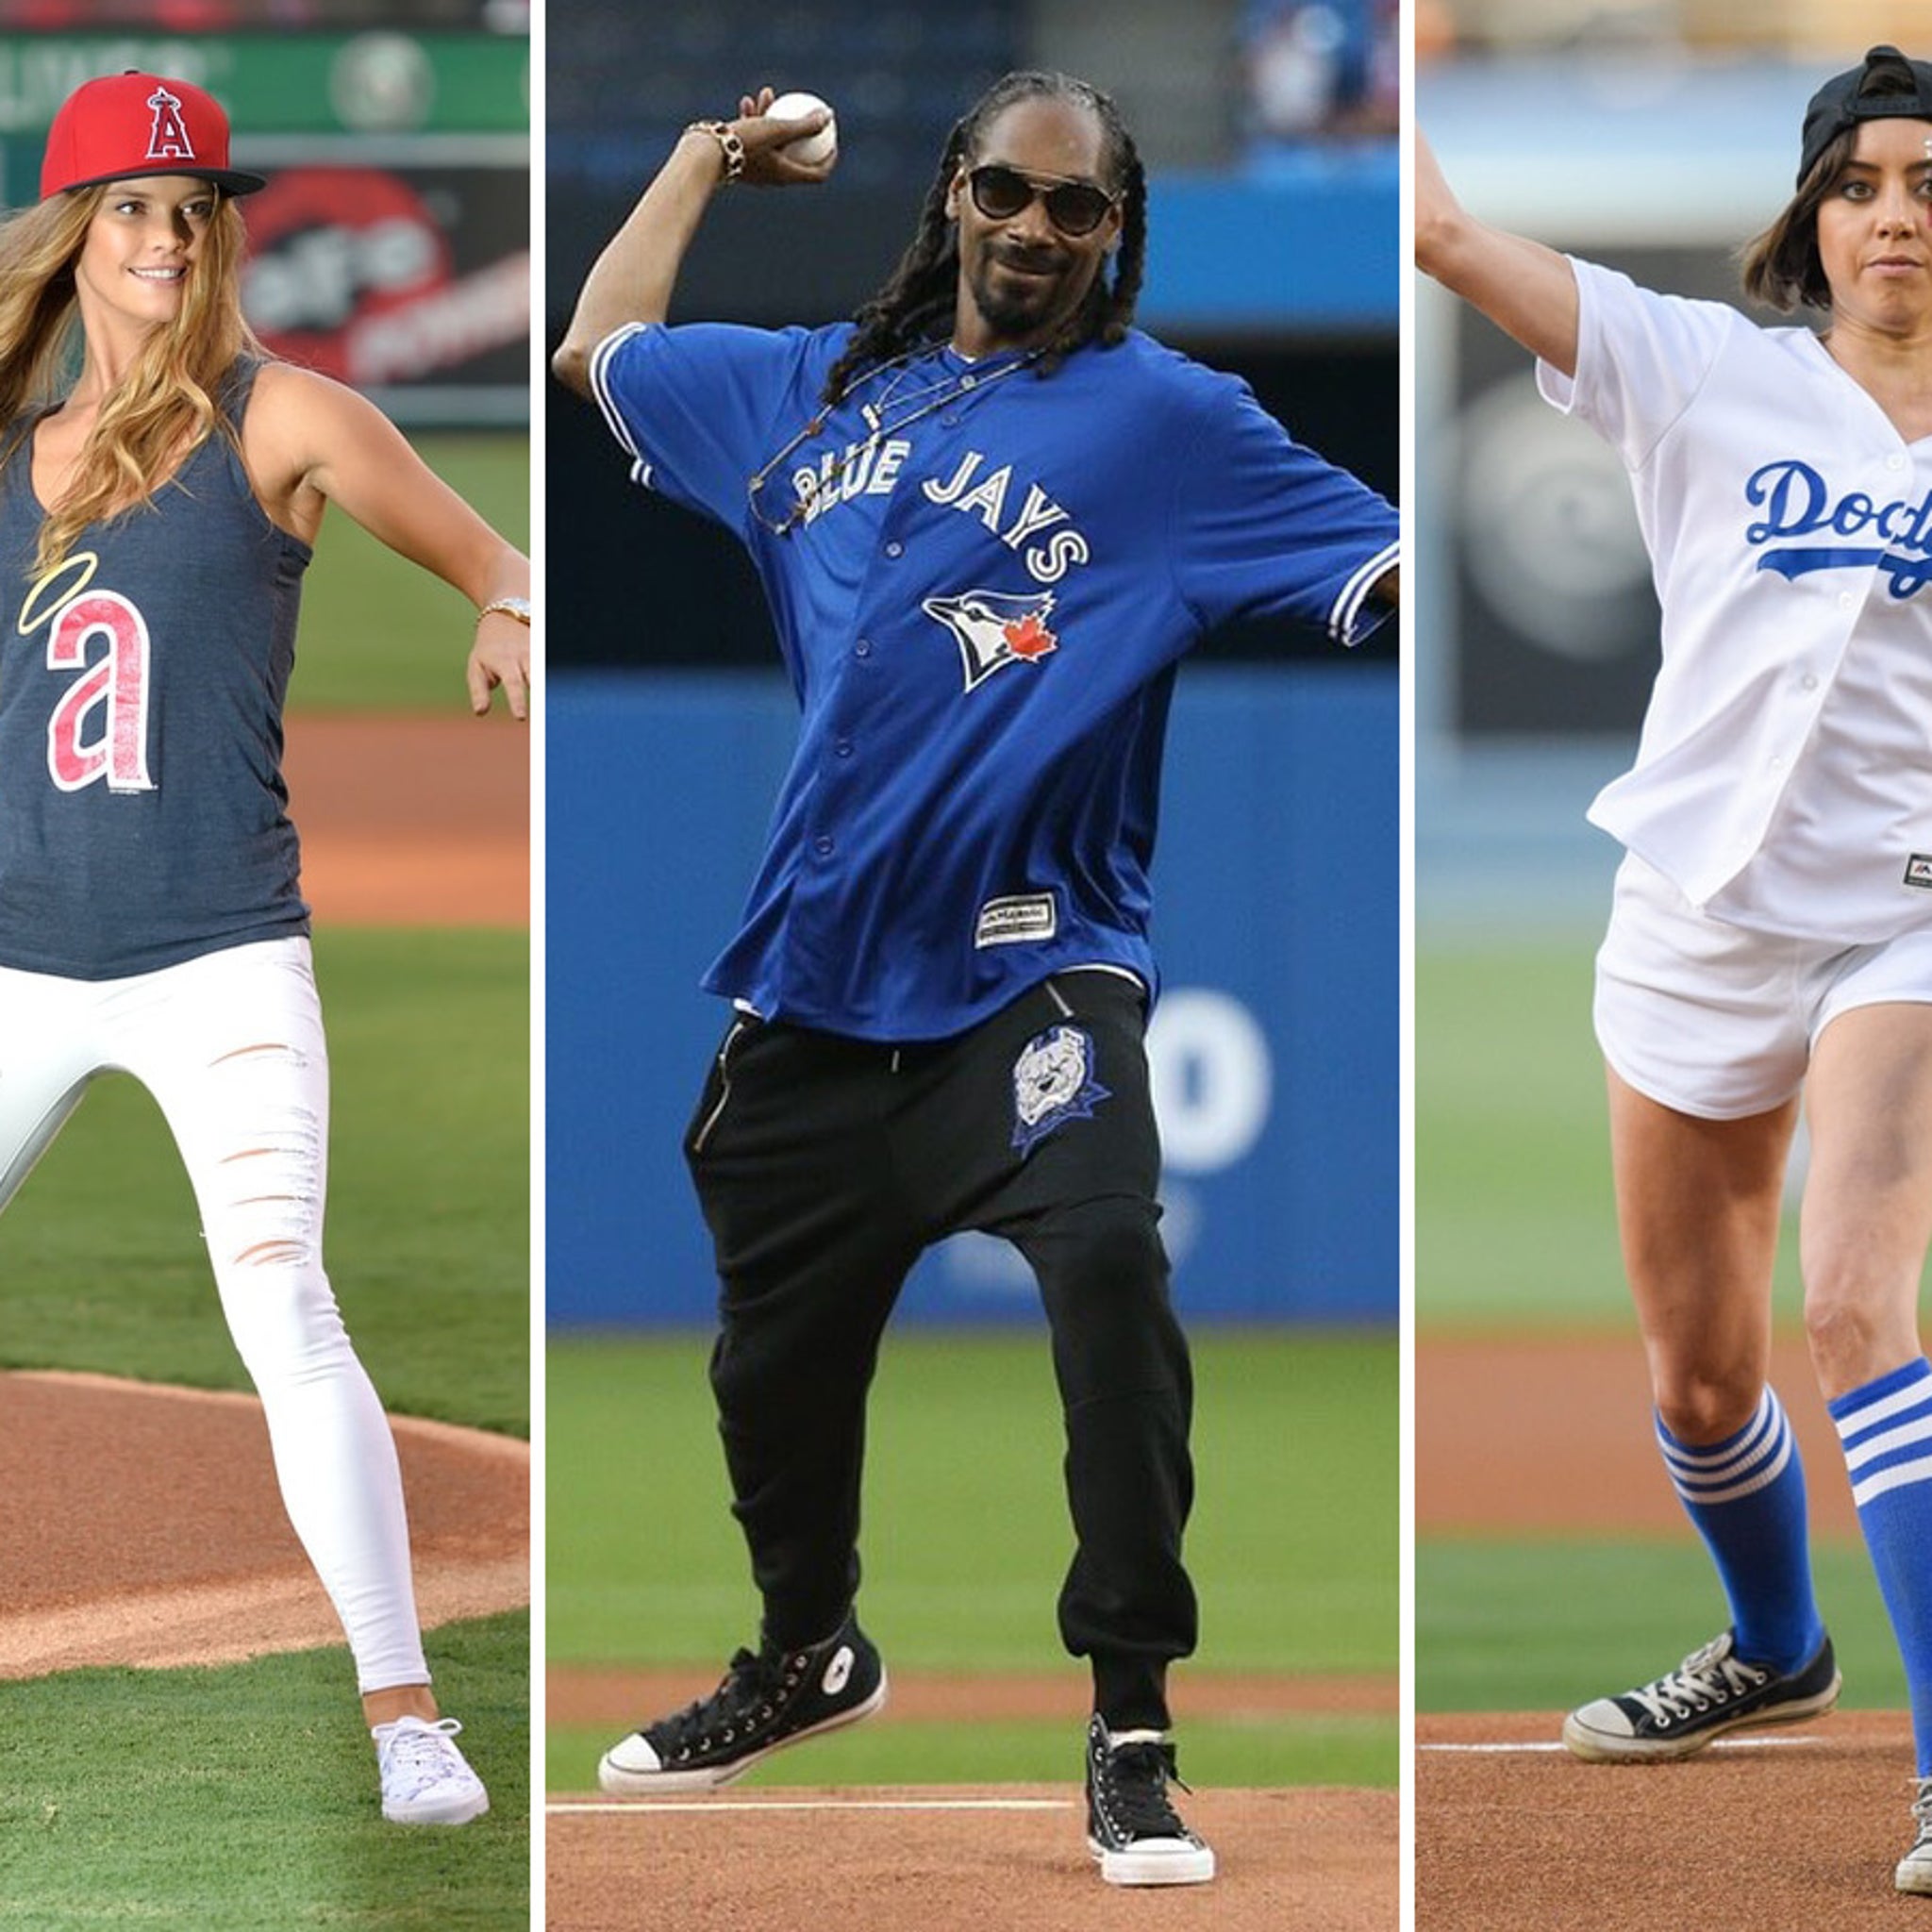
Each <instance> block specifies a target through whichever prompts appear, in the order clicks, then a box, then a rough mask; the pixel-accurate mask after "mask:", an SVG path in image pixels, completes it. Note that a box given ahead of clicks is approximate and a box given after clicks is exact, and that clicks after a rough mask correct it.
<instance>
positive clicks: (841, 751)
mask: <svg viewBox="0 0 1932 1932" xmlns="http://www.w3.org/2000/svg"><path fill="white" fill-rule="evenodd" d="M832 756H833V757H834V758H850V757H851V756H852V741H851V740H850V739H849V738H841V740H840V741H838V743H837V744H835V745H833V747H832Z"/></svg>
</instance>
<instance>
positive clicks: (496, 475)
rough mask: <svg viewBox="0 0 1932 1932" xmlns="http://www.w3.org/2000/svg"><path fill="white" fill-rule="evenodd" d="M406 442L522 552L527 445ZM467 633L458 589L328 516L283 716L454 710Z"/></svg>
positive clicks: (499, 438) (478, 439)
mask: <svg viewBox="0 0 1932 1932" xmlns="http://www.w3.org/2000/svg"><path fill="white" fill-rule="evenodd" d="M411 441H413V442H414V443H415V445H416V448H417V451H418V453H419V454H420V455H421V456H422V458H423V459H424V461H425V462H426V463H427V464H428V465H429V467H430V468H431V469H433V470H434V471H435V472H436V473H437V475H440V476H441V477H442V479H443V480H444V481H445V482H446V483H448V484H449V485H450V486H451V488H452V489H454V490H455V491H456V492H457V493H458V495H459V496H461V497H462V498H464V500H465V501H466V502H468V503H469V504H471V505H472V506H473V507H474V508H475V510H476V511H477V512H478V514H480V515H481V516H482V517H483V518H484V519H485V521H486V522H488V523H489V524H490V525H491V526H492V527H493V528H494V529H496V530H498V531H500V532H501V533H502V534H503V535H504V536H505V537H507V538H508V539H509V541H511V542H512V543H514V544H516V546H517V547H518V548H519V549H521V550H527V549H528V548H529V532H530V442H529V438H528V437H526V436H503V435H470V436H454V435H442V436H417V437H414V438H412V439H411ZM474 631H475V612H474V611H473V610H472V608H471V607H470V605H469V603H468V601H467V600H466V599H465V598H464V597H462V596H461V595H460V594H459V593H458V591H453V590H451V589H450V587H449V586H448V585H447V584H445V583H442V582H441V581H440V580H439V579H437V578H435V577H432V576H430V575H428V574H427V572H425V571H422V570H419V569H417V568H416V566H415V565H413V564H409V563H405V562H404V561H403V560H402V558H399V557H395V556H392V555H391V553H390V552H389V551H387V550H385V549H384V548H383V547H382V546H381V544H379V543H377V542H376V541H375V539H374V538H373V537H370V536H368V535H366V534H365V533H364V532H363V531H361V530H359V529H358V528H357V526H356V525H354V524H352V523H351V522H350V521H349V520H348V518H347V517H345V516H343V515H342V514H341V511H339V510H331V511H329V512H328V514H327V515H326V516H325V518H324V520H323V526H322V537H321V540H320V541H318V542H317V544H316V546H315V561H314V563H313V564H312V565H311V566H310V568H309V571H308V577H307V578H306V579H305V581H304V585H303V591H302V628H301V632H300V635H299V636H298V638H297V640H296V647H295V649H296V657H295V676H294V681H293V683H292V685H291V688H290V692H289V704H290V708H291V710H310V711H324V710H326V711H385V710H387V711H450V712H455V713H458V714H460V712H461V710H462V708H463V707H464V706H465V704H466V703H467V699H466V698H465V696H464V693H463V662H464V659H465V658H467V657H468V656H469V651H470V639H471V636H472V634H473V632H474Z"/></svg>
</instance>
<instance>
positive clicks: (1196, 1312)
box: [545, 664, 1400, 1325]
mask: <svg viewBox="0 0 1932 1932" xmlns="http://www.w3.org/2000/svg"><path fill="white" fill-rule="evenodd" d="M794 716H795V712H794V708H793V704H792V700H791V695H790V692H789V691H788V690H787V688H786V687H785V685H784V683H783V681H782V679H780V678H779V677H777V676H775V675H773V676H763V675H741V676H729V677H726V676H709V675H675V674H673V675H666V674H652V675H642V674H612V673H600V674H587V673H577V674H559V675H555V676H554V677H553V679H552V681H551V684H550V687H549V709H548V755H547V758H546V766H547V798H546V815H547V820H548V837H547V868H546V898H547V907H546V931H547V933H548V944H547V967H546V974H547V985H546V1019H545V1027H546V1039H545V1055H546V1066H547V1073H546V1080H547V1092H548V1102H547V1118H546V1138H547V1154H546V1161H547V1189H548V1192H547V1209H546V1223H547V1227H548V1255H547V1276H548V1314H549V1320H550V1322H551V1323H552V1324H557V1325H570V1324H601V1323H648V1324H673V1323H691V1322H704V1321H708V1319H709V1316H710V1312H711V1307H712V1301H713V1294H714V1287H713V1281H712V1275H711V1270H710V1261H709V1253H708V1244H707V1241H706V1239H705V1236H704V1230H703V1226H702V1224H701V1222H700V1220H699V1217H698V1213H697V1209H696V1206H695V1204H694V1202H693V1201H692V1199H691V1193H690V1189H689V1184H688V1182H687V1180H686V1177H685V1174H684V1172H683V1168H682V1164H681V1161H680V1158H679V1155H678V1143H679V1137H680V1134H681V1132H682V1130H683V1127H684V1125H685V1123H686V1119H687V1116H688V1114H689V1112H690V1108H691V1104H692V1102H693V1100H694V1099H695V1096H696V1092H697V1088H698V1084H699V1081H700V1079H701V1077H702V1074H703V1072H704V1069H705V1065H706V1063H707V1060H708V1056H709V1054H710V1053H711V1052H712V1051H713V1049H714V1047H715V1045H716V1041H717V1039H718V1036H719V1035H720V1033H721V1032H722V1030H723V1027H724V1022H725V1016H724V1007H723V1005H722V1003H721V1002H719V1001H717V1000H716V999H713V998H711V997H710V996H708V995H707V994H705V993H703V992H701V991H698V988H697V980H698V976H699V974H701V973H702V972H703V971H704V969H705V967H706V966H707V965H708V963H709V961H710V959H711V958H713V956H714V955H715V954H716V953H717V952H718V951H719V950H720V948H721V947H722V946H723V944H724V941H725V940H726V939H727V938H728V936H729V934H730V932H731V930H732V927H733V925H734V924H735V922H736V919H737V915H738V912H739V909H740V907H741V901H742V897H743V894H744V891H745V890H746V888H747V886H748V885H749V883H750V879H751V875H752V872H753V868H754V864H755V860H756V857H757V853H758V847H759V844H760V842H761V840H762V836H763V832H764V828H765V821H766V817H767V814H768V812H769V809H770V807H771V802H772V799H773V797H774V794H775V792H776V790H777V786H778V782H779V779H780V776H781V775H782V773H783V771H784V767H785V764H786V761H787V759H788V758H789V755H790V751H791V742H792V737H793V724H794ZM1397 780H1398V759H1397V695H1396V678H1395V675H1394V670H1393V667H1392V666H1388V667H1383V666H1367V665H1359V664H1357V665H1347V664H1335V665H1332V666H1323V665H1296V666H1292V667H1288V668H1284V669H1279V670H1263V671H1255V670H1232V669H1226V668H1223V667H1220V666H1208V665H1200V666H1195V667H1192V668H1191V669H1190V670H1189V671H1188V672H1186V673H1184V675H1182V678H1181V680H1180V686H1179V690H1178V692H1177V695H1176V699H1175V703H1174V716H1173V724H1172V733H1171V739H1170V757H1169V762H1168V776H1167V786H1166V793H1165V799H1164V804H1163V811H1162V826H1161V838H1160V850H1159V857H1158V863H1157V866H1156V871H1155V904H1156V924H1155V940H1156V944H1157V948H1158V955H1159V958H1160V959H1161V962H1162V970H1163V974H1164V975H1165V988H1164V993H1163V998H1162V1001H1161V1004H1160V1008H1159V1009H1158V1013H1157V1015H1156V1021H1155V1027H1154V1031H1153V1034H1152V1036H1151V1040H1150V1051H1151V1054H1152V1057H1153V1060H1154V1065H1155V1074H1156V1084H1157V1099H1158V1105H1159V1108H1160V1112H1161V1126H1162V1137H1163V1141H1164V1144H1165V1147H1166V1152H1167V1174H1166V1179H1165V1182H1164V1185H1163V1195H1164V1198H1165V1201H1166V1205H1167V1231H1168V1239H1169V1245H1170V1247H1171V1249H1172V1250H1173V1252H1174V1257H1175V1264H1176V1272H1175V1292H1176V1295H1177V1297H1178V1299H1179V1302H1180V1305H1181V1307H1182V1308H1183V1310H1184V1311H1185V1312H1187V1313H1189V1314H1190V1315H1193V1316H1208V1317H1218V1318H1223V1319H1228V1320H1249V1321H1253V1320H1264V1321H1273V1320H1293V1321H1324V1322H1358V1321H1368V1322H1391V1323H1392V1322H1393V1321H1394V1320H1395V1318H1396V1312H1397V1223H1398V1206H1399V1185H1398V1169H1397V1149H1398V1100H1399V1058H1400V1057H1399V1041H1398V1032H1397V1026H1398V1019H1397V1015H1398V1001H1399V980H1398V941H1399V929H1398V900H1399V892H1398V881H1399V869H1398V835H1397V824H1398V792H1397ZM588 828H594V831H591V830H590V829H588ZM1034 1307H1035V1297H1034V1293H1033V1289H1032V1285H1031V1282H1030V1279H1029V1278H1028V1277H1027V1276H1026V1274H1025V1272H1024V1268H1023V1267H1021V1265H1020V1264H1019V1263H1018V1261H1017V1258H1016V1257H1012V1256H1011V1255H1010V1254H1009V1252H1008V1250H1007V1249H1006V1248H1005V1246H1004V1245H1003V1244H1001V1243H998V1242H995V1241H989V1240H986V1239H984V1238H980V1237H973V1236H969V1237H966V1238H963V1239H962V1240H960V1241H953V1242H949V1243H947V1244H946V1245H945V1246H944V1247H942V1248H941V1249H940V1250H939V1251H937V1252H936V1253H935V1254H934V1255H933V1256H931V1257H928V1259H927V1261H926V1262H925V1263H924V1265H923V1266H922V1268H921V1270H920V1272H919V1274H918V1275H917V1276H916V1278H915V1280H914V1282H913V1284H912V1286H911V1287H910V1289H908V1300H907V1304H906V1312H907V1313H908V1316H910V1317H912V1318H914V1319H932V1320H944V1321H953V1322H958V1321H1002V1320H1013V1319H1018V1318H1021V1317H1023V1316H1024V1315H1026V1314H1028V1313H1030V1311H1031V1310H1032V1309H1033V1308H1034Z"/></svg>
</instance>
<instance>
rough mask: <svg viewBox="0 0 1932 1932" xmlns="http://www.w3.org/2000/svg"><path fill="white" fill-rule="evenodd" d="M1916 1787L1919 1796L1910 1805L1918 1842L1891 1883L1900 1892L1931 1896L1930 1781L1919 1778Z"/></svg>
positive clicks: (1931, 1781)
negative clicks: (1917, 1831) (1915, 1821)
mask: <svg viewBox="0 0 1932 1932" xmlns="http://www.w3.org/2000/svg"><path fill="white" fill-rule="evenodd" d="M1918 1785H1919V1795H1918V1797H1917V1798H1916V1799H1914V1800H1913V1803H1912V1815H1913V1816H1914V1817H1915V1818H1917V1819H1918V1821H1919V1839H1918V1842H1917V1843H1916V1844H1914V1845H1913V1847H1912V1848H1911V1850H1910V1851H1908V1852H1907V1854H1906V1855H1905V1857H1903V1858H1901V1859H1900V1860H1899V1861H1898V1870H1897V1871H1896V1872H1895V1873H1894V1874H1892V1883H1893V1884H1894V1885H1896V1886H1897V1887H1898V1889H1899V1890H1901V1891H1910V1892H1917V1893H1919V1894H1920V1895H1921V1896H1924V1895H1926V1894H1928V1893H1932V1777H1922V1778H1920V1779H1919V1781H1918Z"/></svg>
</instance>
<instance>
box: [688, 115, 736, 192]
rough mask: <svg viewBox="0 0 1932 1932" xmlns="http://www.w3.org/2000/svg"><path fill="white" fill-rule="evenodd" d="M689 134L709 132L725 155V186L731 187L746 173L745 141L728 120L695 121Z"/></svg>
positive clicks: (689, 129) (689, 128)
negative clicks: (739, 136) (742, 140)
mask: <svg viewBox="0 0 1932 1932" xmlns="http://www.w3.org/2000/svg"><path fill="white" fill-rule="evenodd" d="M684 131H685V132H686V133H687V134H708V135H709V136H710V137H711V139H712V140H713V141H715V142H717V143H718V145H719V147H720V148H721V149H723V151H724V186H725V187H726V188H729V187H730V186H731V184H732V183H733V182H734V181H736V180H738V179H739V178H740V176H741V175H743V173H744V143H743V142H741V140H739V138H738V130H737V129H736V128H735V127H733V126H732V125H731V124H730V122H728V121H693V122H692V123H691V125H690V126H689V127H687V128H686V129H685V130H684Z"/></svg>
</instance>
